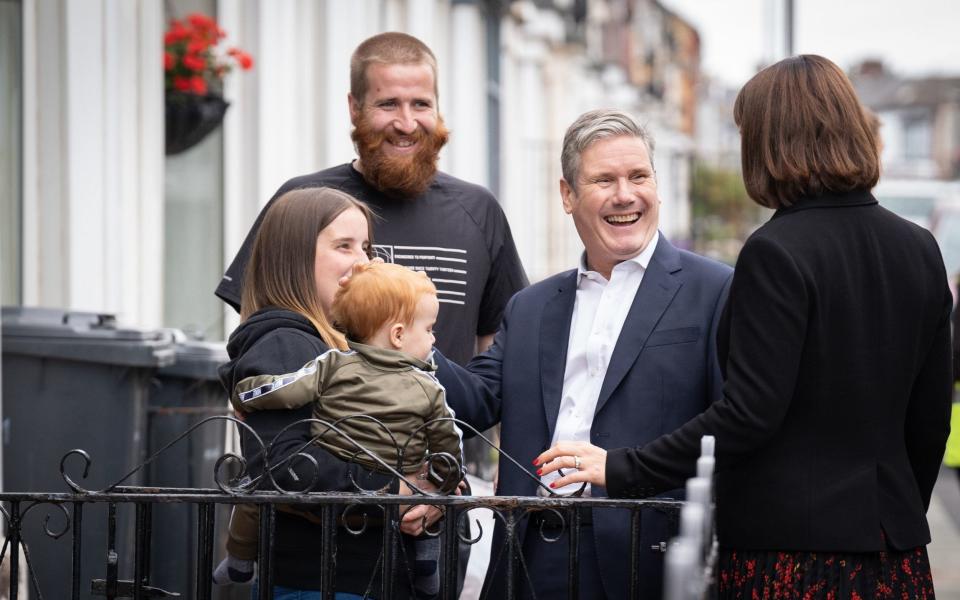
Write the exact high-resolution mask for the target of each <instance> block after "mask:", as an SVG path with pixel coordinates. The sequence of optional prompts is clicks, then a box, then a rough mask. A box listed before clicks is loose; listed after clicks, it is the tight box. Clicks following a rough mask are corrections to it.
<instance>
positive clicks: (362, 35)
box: [311, 0, 382, 167]
mask: <svg viewBox="0 0 960 600" xmlns="http://www.w3.org/2000/svg"><path fill="white" fill-rule="evenodd" d="M380 8H381V7H380V3H379V2H377V1H376V0H355V1H354V2H339V1H337V0H327V2H326V3H325V5H324V9H323V11H322V16H321V21H322V26H323V33H322V36H321V42H322V45H321V47H320V49H319V50H318V52H319V54H320V57H321V61H322V63H321V65H320V68H321V69H322V73H323V75H324V80H323V92H322V95H323V99H322V103H321V107H322V109H321V114H320V119H319V122H318V125H319V129H318V130H317V131H315V132H311V134H312V135H315V136H317V138H318V139H319V141H320V143H321V144H322V151H321V152H320V159H321V161H322V164H321V165H319V166H320V167H329V166H333V165H338V164H341V163H344V162H347V161H350V160H353V158H354V156H355V153H354V150H353V142H352V141H351V140H350V130H351V129H352V126H351V124H350V113H349V109H348V105H347V94H348V93H349V92H350V55H351V54H353V51H354V50H355V49H356V47H357V46H358V45H359V44H360V42H362V41H363V40H365V39H366V38H368V37H370V36H371V35H374V34H376V33H379V32H380V19H381V18H382V14H381V10H380Z"/></svg>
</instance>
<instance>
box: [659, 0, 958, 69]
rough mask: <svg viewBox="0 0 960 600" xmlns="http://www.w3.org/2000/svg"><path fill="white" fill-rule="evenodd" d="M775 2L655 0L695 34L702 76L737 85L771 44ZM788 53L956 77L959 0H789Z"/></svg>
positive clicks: (844, 62)
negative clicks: (874, 61) (878, 62)
mask: <svg viewBox="0 0 960 600" xmlns="http://www.w3.org/2000/svg"><path fill="white" fill-rule="evenodd" d="M777 1H778V0H660V2H661V3H662V4H663V5H665V6H667V7H668V8H670V9H671V10H673V11H675V12H676V13H677V14H679V15H681V16H683V17H684V18H685V19H686V20H688V21H689V22H690V23H692V24H693V25H694V27H696V28H697V30H698V31H699V32H700V41H701V48H700V53H701V54H700V57H701V64H702V67H703V69H704V71H706V72H707V73H709V74H711V75H713V76H716V77H719V78H720V79H721V80H723V81H725V82H726V83H728V84H729V85H731V86H733V87H737V88H739V87H740V86H741V85H743V84H744V83H745V82H746V80H747V79H749V78H750V77H751V76H752V75H753V73H755V72H756V66H757V64H759V63H760V62H761V61H762V60H763V59H764V58H765V56H767V55H768V52H769V51H770V49H771V48H772V47H773V42H772V41H771V37H770V35H769V32H770V31H772V30H773V20H774V17H773V15H774V12H773V11H775V10H776V9H772V8H771V5H772V4H773V3H774V2H777ZM794 5H795V14H796V28H795V34H794V35H795V37H794V44H795V48H794V50H795V52H796V53H797V54H822V55H823V56H826V57H827V58H829V59H831V60H833V61H834V62H836V63H837V64H839V65H840V66H841V67H842V68H844V69H849V68H850V66H852V65H854V64H856V63H858V62H860V61H861V60H863V59H864V58H874V57H875V58H881V59H883V61H884V62H885V63H886V64H887V65H889V66H890V67H892V68H893V70H895V71H896V72H898V73H901V74H905V75H916V74H931V73H939V74H947V75H955V76H960V0H908V1H904V0H794Z"/></svg>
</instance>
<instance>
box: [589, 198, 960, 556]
mask: <svg viewBox="0 0 960 600" xmlns="http://www.w3.org/2000/svg"><path fill="white" fill-rule="evenodd" d="M951 304H952V298H951V295H950V291H949V287H948V285H947V279H946V274H945V272H944V266H943V260H942V259H941V257H940V251H939V249H938V247H937V244H936V242H935V241H934V239H933V236H931V235H930V233H929V232H927V231H926V230H924V229H922V228H920V227H918V226H916V225H914V224H912V223H910V222H908V221H905V220H904V219H901V218H899V217H897V216H896V215H894V214H893V213H891V212H889V211H887V210H885V209H883V208H881V207H880V206H879V205H878V204H877V201H876V200H875V199H874V198H873V196H871V195H870V194H869V193H868V192H864V191H861V192H851V193H847V194H838V195H830V196H823V197H816V198H806V199H802V200H800V201H799V202H797V203H796V204H795V205H793V206H791V207H789V208H784V209H781V210H778V211H777V212H776V214H775V215H774V216H773V218H772V219H771V220H770V221H769V222H768V223H767V224H765V225H764V226H763V227H761V228H760V229H758V230H757V231H756V232H755V233H754V235H752V236H751V237H750V239H748V240H747V242H746V244H745V245H744V247H743V250H742V251H741V253H740V257H739V259H738V262H737V268H736V271H735V273H734V278H733V284H732V286H731V290H730V297H729V301H728V304H727V306H726V308H725V310H724V314H723V317H722V319H721V322H720V331H719V332H718V339H717V343H718V346H719V356H720V360H721V367H722V368H723V371H724V378H725V381H724V387H723V398H722V399H721V400H720V401H718V402H716V403H714V404H713V405H712V406H711V408H710V409H708V410H707V411H706V412H705V413H703V414H702V415H700V416H698V417H696V418H694V419H693V420H691V421H690V422H689V423H687V424H686V425H684V426H683V427H681V428H680V429H678V430H677V431H675V432H674V433H671V434H669V435H666V436H663V437H661V438H660V439H658V440H656V441H654V442H652V443H650V444H648V445H646V446H644V447H642V448H635V449H627V448H624V449H619V450H614V451H611V452H610V453H609V454H608V458H607V487H608V492H609V493H610V495H611V496H642V495H648V494H650V493H654V492H656V491H658V490H660V489H665V488H672V487H676V486H677V485H678V483H679V482H680V481H681V480H682V479H683V478H685V477H689V476H690V475H691V474H692V473H693V471H694V461H695V459H696V456H697V454H698V452H699V442H698V440H699V438H700V436H701V435H703V434H712V435H715V436H716V437H717V492H716V493H717V496H716V500H717V531H718V536H719V540H720V543H721V545H722V546H724V547H728V548H742V549H767V550H810V551H834V552H839V551H847V552H870V551H878V550H882V549H884V548H885V543H884V540H883V535H882V533H881V530H882V531H883V532H885V534H886V542H887V544H889V545H890V546H892V547H894V548H897V549H907V548H912V547H915V546H919V545H923V544H926V543H928V542H929V541H930V532H929V528H928V526H927V522H926V517H925V512H926V509H927V506H928V504H929V502H930V494H931V493H932V490H933V484H934V482H935V481H936V477H937V472H938V469H939V464H940V460H941V458H942V456H943V449H944V445H945V443H946V438H947V434H948V431H949V415H950V404H951V389H952V377H951V360H950V308H951Z"/></svg>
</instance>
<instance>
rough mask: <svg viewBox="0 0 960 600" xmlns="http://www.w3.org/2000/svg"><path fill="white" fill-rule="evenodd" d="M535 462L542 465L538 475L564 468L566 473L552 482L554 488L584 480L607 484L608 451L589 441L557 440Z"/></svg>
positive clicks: (536, 464)
mask: <svg viewBox="0 0 960 600" xmlns="http://www.w3.org/2000/svg"><path fill="white" fill-rule="evenodd" d="M533 464H534V465H535V466H539V467H540V469H538V470H537V475H546V474H547V473H552V472H554V471H556V470H557V469H563V472H564V473H565V475H564V476H563V477H561V478H559V479H557V480H556V481H554V482H553V483H551V484H550V487H553V488H559V487H563V486H565V485H568V484H571V483H584V482H586V483H590V484H593V485H600V486H605V485H607V451H606V450H604V449H603V448H598V447H597V446H594V445H593V444H588V443H587V442H557V443H556V444H554V446H553V448H550V449H549V450H547V451H546V452H544V453H543V454H541V455H540V456H538V457H537V458H535V459H534V460H533Z"/></svg>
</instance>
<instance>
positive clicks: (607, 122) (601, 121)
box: [560, 108, 654, 191]
mask: <svg viewBox="0 0 960 600" xmlns="http://www.w3.org/2000/svg"><path fill="white" fill-rule="evenodd" d="M622 135H625V136H629V137H636V138H640V139H641V140H642V141H643V143H644V145H646V147H647V154H649V155H650V166H651V167H653V146H654V142H653V137H652V136H651V135H650V134H649V133H648V132H647V130H646V129H645V128H644V127H643V126H642V125H640V124H639V123H637V121H636V119H634V118H633V117H632V116H630V115H629V114H628V113H625V112H623V111H622V110H616V109H612V108H603V109H599V110H591V111H588V112H585V113H583V114H582V115H580V116H579V117H577V120H576V121H574V122H573V124H572V125H570V127H568V128H567V133H566V134H564V136H563V151H562V152H561V153H560V168H561V170H562V171H563V178H564V179H565V180H566V182H567V183H568V184H569V185H570V187H571V188H573V190H574V191H576V189H577V177H578V176H579V175H580V155H581V154H583V152H584V151H585V150H586V149H587V148H588V147H589V146H590V144H592V143H594V142H596V141H597V140H602V139H604V138H611V137H619V136H622Z"/></svg>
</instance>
